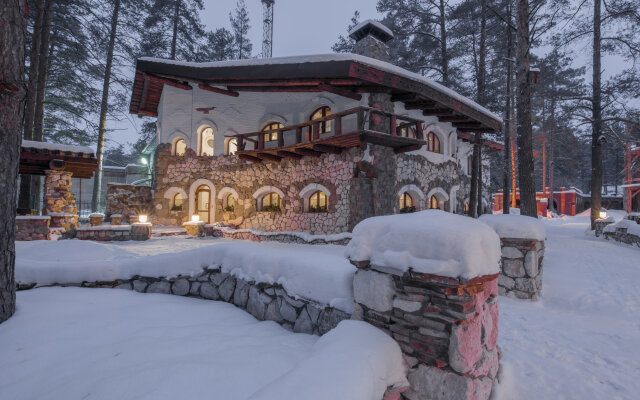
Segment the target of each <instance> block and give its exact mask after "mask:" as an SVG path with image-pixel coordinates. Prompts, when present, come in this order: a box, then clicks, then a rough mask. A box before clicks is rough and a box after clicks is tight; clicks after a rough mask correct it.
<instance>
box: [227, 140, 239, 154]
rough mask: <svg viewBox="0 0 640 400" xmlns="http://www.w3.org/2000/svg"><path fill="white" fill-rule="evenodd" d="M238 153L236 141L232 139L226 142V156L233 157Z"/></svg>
mask: <svg viewBox="0 0 640 400" xmlns="http://www.w3.org/2000/svg"><path fill="white" fill-rule="evenodd" d="M237 152H238V139H236V138H233V139H229V140H228V141H227V155H228V156H235V155H236V153H237Z"/></svg>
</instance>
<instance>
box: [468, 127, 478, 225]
mask: <svg viewBox="0 0 640 400" xmlns="http://www.w3.org/2000/svg"><path fill="white" fill-rule="evenodd" d="M476 140H478V136H477V135H476V136H474V140H473V141H474V144H473V156H472V157H471V189H470V193H469V216H470V217H473V218H477V217H478V181H479V179H478V172H479V171H478V157H479V154H478V149H479V147H478V146H476V144H475V141H476Z"/></svg>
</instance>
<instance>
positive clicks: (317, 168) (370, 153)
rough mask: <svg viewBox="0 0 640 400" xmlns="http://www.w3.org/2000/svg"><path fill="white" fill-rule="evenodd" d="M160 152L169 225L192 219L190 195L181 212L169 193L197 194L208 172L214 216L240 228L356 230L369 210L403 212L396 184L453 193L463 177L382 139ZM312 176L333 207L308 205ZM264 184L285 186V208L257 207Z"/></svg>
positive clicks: (157, 207) (164, 218)
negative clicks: (272, 150)
mask: <svg viewBox="0 0 640 400" xmlns="http://www.w3.org/2000/svg"><path fill="white" fill-rule="evenodd" d="M156 158H157V162H156V164H155V171H154V174H155V177H156V179H155V182H154V185H155V186H154V189H155V193H154V199H153V203H154V213H155V216H156V219H157V221H158V222H160V223H162V224H166V225H179V224H181V223H183V222H185V221H187V220H188V218H189V208H190V207H189V201H190V199H184V200H183V206H182V210H181V211H172V210H171V199H167V198H165V193H167V191H168V190H169V189H170V188H176V189H178V190H182V191H184V193H187V195H188V196H193V192H194V190H192V189H193V188H192V187H191V186H192V185H193V183H194V182H195V181H197V180H198V179H206V180H208V181H209V182H211V184H212V185H213V187H214V191H213V192H212V193H211V195H212V201H214V202H215V216H214V218H212V221H210V222H224V223H226V224H229V225H231V226H233V227H235V228H240V229H243V228H252V229H257V230H263V231H304V232H308V233H312V234H333V233H340V232H345V231H350V230H351V229H352V228H353V226H355V225H356V224H357V223H358V222H360V221H361V220H363V219H365V218H368V217H370V216H373V215H384V214H392V213H395V212H398V208H399V207H398V190H399V189H400V188H401V187H402V186H404V185H407V184H414V185H416V186H418V187H419V188H420V189H421V191H422V192H423V193H424V195H425V196H426V194H427V193H428V192H429V191H430V190H431V189H432V188H434V187H436V186H438V187H442V188H443V190H445V191H446V192H447V193H448V192H449V191H450V190H451V187H452V186H453V185H456V184H457V182H458V173H457V167H456V165H455V163H453V162H448V163H444V164H433V163H431V162H429V161H428V160H426V159H425V158H424V157H421V156H417V155H407V154H395V153H394V152H393V149H390V148H386V147H381V146H376V145H368V146H367V147H366V148H365V149H364V150H363V149H359V148H354V149H350V150H345V151H343V152H342V153H340V154H323V155H322V156H320V157H304V158H302V159H301V160H290V159H283V160H281V161H280V162H268V161H265V162H262V163H249V162H246V161H243V160H240V159H238V158H237V157H235V156H217V157H197V156H196V155H195V153H194V152H193V151H192V150H190V149H188V150H187V153H186V154H185V155H184V156H172V155H171V151H170V146H169V145H168V144H161V145H159V146H158V149H157V152H156ZM311 183H317V184H321V185H323V186H325V187H326V188H327V189H329V191H330V196H329V207H328V212H326V213H309V212H304V200H303V199H302V198H301V197H300V192H301V191H302V189H303V188H305V187H306V186H307V185H309V184H311ZM263 186H273V187H276V188H278V189H280V190H281V191H282V192H283V193H284V195H285V196H284V198H283V204H282V208H283V209H282V211H281V212H261V211H257V201H256V199H255V198H254V197H253V194H254V193H255V192H256V191H257V190H258V189H260V188H261V187H263ZM225 187H228V188H231V189H233V190H235V191H236V192H237V193H238V199H237V202H236V208H235V210H234V211H232V212H231V211H225V210H224V209H223V200H221V199H218V198H217V194H218V193H219V192H220V190H222V189H223V188H225ZM174 190H175V189H174ZM418 200H419V199H416V201H418ZM419 201H420V206H419V207H418V209H424V208H426V207H427V202H426V200H419ZM121 213H122V212H121Z"/></svg>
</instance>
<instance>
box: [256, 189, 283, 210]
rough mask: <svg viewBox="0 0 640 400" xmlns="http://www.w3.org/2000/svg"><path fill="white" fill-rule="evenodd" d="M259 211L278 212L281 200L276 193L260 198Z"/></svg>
mask: <svg viewBox="0 0 640 400" xmlns="http://www.w3.org/2000/svg"><path fill="white" fill-rule="evenodd" d="M261 203H262V204H261V207H260V211H269V212H279V211H281V208H282V198H281V197H280V195H278V193H276V192H269V193H267V194H265V195H264V197H262V201H261Z"/></svg>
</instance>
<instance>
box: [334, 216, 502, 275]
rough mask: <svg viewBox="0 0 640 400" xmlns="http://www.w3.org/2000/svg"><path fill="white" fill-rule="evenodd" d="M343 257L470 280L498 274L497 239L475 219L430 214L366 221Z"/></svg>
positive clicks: (356, 231) (359, 228)
mask: <svg viewBox="0 0 640 400" xmlns="http://www.w3.org/2000/svg"><path fill="white" fill-rule="evenodd" d="M345 253H346V254H345V255H346V256H347V257H348V258H349V259H350V260H352V261H370V262H371V264H373V265H376V266H380V267H389V268H394V269H398V270H400V271H407V270H409V269H411V270H413V271H415V272H419V273H426V274H435V275H441V276H448V277H452V278H463V279H472V278H475V277H478V276H483V275H493V274H497V273H498V272H500V270H499V262H500V238H499V237H498V235H497V234H496V233H495V232H494V230H493V229H491V228H490V227H489V226H488V225H486V224H483V223H481V222H479V221H477V220H475V219H473V218H469V217H465V216H461V215H456V214H452V213H447V212H444V211H440V210H428V211H421V212H417V213H411V214H397V215H386V216H381V217H373V218H368V219H366V220H364V221H362V222H360V223H359V224H358V225H356V227H355V228H354V229H353V238H352V239H351V242H349V245H348V246H347V249H346V252H345Z"/></svg>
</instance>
